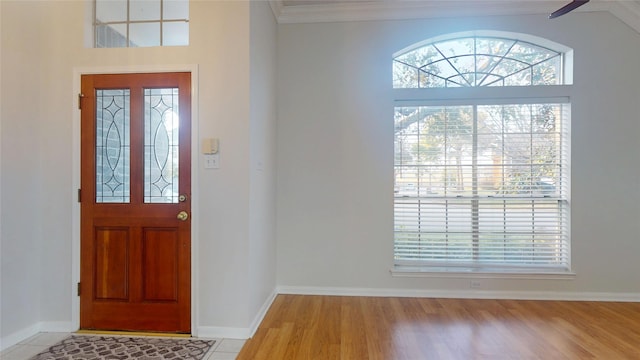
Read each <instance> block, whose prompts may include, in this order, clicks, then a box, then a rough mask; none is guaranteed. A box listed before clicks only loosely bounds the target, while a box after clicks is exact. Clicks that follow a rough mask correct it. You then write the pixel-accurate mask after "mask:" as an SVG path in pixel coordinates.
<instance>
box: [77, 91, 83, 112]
mask: <svg viewBox="0 0 640 360" xmlns="http://www.w3.org/2000/svg"><path fill="white" fill-rule="evenodd" d="M83 98H84V94H83V93H80V94H78V109H80V110H82V99H83Z"/></svg>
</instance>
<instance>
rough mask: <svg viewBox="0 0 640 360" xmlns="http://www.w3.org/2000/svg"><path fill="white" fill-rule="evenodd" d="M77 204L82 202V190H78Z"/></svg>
mask: <svg viewBox="0 0 640 360" xmlns="http://www.w3.org/2000/svg"><path fill="white" fill-rule="evenodd" d="M78 202H82V189H78Z"/></svg>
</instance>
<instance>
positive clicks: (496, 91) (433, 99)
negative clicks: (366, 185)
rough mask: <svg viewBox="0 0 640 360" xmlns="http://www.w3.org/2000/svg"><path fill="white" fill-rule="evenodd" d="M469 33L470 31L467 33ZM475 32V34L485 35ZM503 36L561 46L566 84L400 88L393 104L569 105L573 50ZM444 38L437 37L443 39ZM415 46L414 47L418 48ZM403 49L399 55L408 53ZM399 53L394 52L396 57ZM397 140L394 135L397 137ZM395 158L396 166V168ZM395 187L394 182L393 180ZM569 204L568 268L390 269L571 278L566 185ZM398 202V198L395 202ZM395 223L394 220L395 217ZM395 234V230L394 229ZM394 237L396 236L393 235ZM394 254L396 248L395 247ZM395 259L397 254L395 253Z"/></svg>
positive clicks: (567, 124) (402, 273) (450, 274)
mask: <svg viewBox="0 0 640 360" xmlns="http://www.w3.org/2000/svg"><path fill="white" fill-rule="evenodd" d="M466 34H468V33H466ZM483 34H485V33H482V34H477V33H474V35H480V36H481V35H483ZM486 34H488V35H495V34H496V32H486ZM499 34H500V36H502V37H505V38H512V39H524V40H526V41H529V42H532V43H534V44H536V43H538V44H541V45H542V44H543V45H545V46H548V47H550V48H555V49H558V50H559V51H562V52H563V53H564V59H563V61H564V64H563V65H564V72H563V76H564V79H563V80H564V81H563V83H564V84H567V85H544V86H515V87H464V88H397V89H393V98H394V107H405V106H436V105H438V106H453V105H473V106H478V105H489V104H490V105H500V104H532V103H560V104H569V105H570V99H571V93H572V85H570V84H572V82H573V81H572V80H573V79H572V77H571V73H572V69H571V65H572V64H571V63H572V60H573V59H572V55H573V54H572V51H571V49H568V48H566V47H563V46H561V45H558V44H554V43H551V42H549V41H547V40H545V39H540V38H536V37H532V36H529V35H522V34H513V33H499ZM463 35H465V34H462V33H458V34H450V35H447V36H446V38H450V39H454V38H458V37H461V36H463ZM442 38H444V37H439V38H434V39H437V40H440V39H442ZM434 39H430V40H428V41H425V42H421V43H420V44H425V43H430V42H432V41H435V40H434ZM416 47H417V46H413V47H411V48H416ZM406 51H407V50H403V51H400V52H398V53H397V54H401V53H404V52H406ZM397 54H394V58H395V56H397ZM567 116H568V118H567V119H566V121H565V122H564V123H563V126H564V127H566V130H567V131H569V133H568V136H567V138H566V139H565V141H566V142H567V143H566V144H565V149H566V152H567V154H566V155H567V156H566V159H565V163H564V164H563V166H564V168H565V169H567V171H568V172H569V173H570V159H571V154H570V148H571V146H570V137H571V136H570V122H571V119H570V114H567ZM394 141H395V136H394ZM395 166H396V164H395V160H394V168H395ZM567 179H569V181H570V175H567ZM394 187H395V181H394ZM563 201H565V202H566V206H567V221H568V224H567V230H566V231H567V234H566V235H567V244H566V246H567V251H568V252H569V260H568V264H567V265H568V266H567V268H562V269H560V268H547V269H545V268H542V267H540V268H536V267H530V266H526V267H522V268H520V269H518V267H517V266H506V267H500V266H497V267H496V266H493V267H486V266H482V264H476V265H475V266H448V265H447V264H446V263H445V264H440V266H437V264H429V263H428V262H427V263H424V264H413V265H407V264H399V263H396V262H395V260H394V266H393V267H392V269H391V273H392V275H393V276H433V277H487V276H489V277H501V278H503V277H506V278H536V279H537V278H545V279H548V278H558V279H571V278H573V277H574V276H575V274H574V273H573V272H572V270H571V256H570V253H571V236H570V186H568V185H567V188H566V191H565V198H564V200H563ZM394 203H395V201H394ZM394 223H395V220H394ZM394 228H395V225H394ZM394 233H395V231H394ZM394 239H395V236H394ZM394 254H395V250H394ZM394 258H395V256H394Z"/></svg>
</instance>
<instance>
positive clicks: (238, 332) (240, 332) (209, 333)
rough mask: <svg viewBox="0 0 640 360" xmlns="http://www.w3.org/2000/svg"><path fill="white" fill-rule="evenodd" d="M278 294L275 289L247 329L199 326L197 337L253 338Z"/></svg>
mask: <svg viewBox="0 0 640 360" xmlns="http://www.w3.org/2000/svg"><path fill="white" fill-rule="evenodd" d="M276 295H278V293H277V292H276V290H275V289H274V290H273V292H272V293H271V294H270V295H269V296H268V297H267V299H266V300H265V302H264V303H263V304H262V306H261V307H260V310H259V311H258V313H257V314H256V316H255V317H254V319H253V321H252V322H251V325H250V326H249V327H246V328H234V327H220V326H198V329H197V330H198V332H197V334H198V335H197V336H198V337H199V338H214V339H217V338H224V339H243V340H245V339H249V338H251V337H253V334H255V332H256V330H258V326H260V323H261V322H262V319H264V316H265V315H266V314H267V311H268V310H269V308H270V307H271V304H272V303H273V301H274V300H275V298H276Z"/></svg>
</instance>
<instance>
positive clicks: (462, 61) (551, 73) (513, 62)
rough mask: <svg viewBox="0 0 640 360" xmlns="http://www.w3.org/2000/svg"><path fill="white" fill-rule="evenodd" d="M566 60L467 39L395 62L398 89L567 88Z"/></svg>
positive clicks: (514, 43)
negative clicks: (480, 87) (555, 86)
mask: <svg viewBox="0 0 640 360" xmlns="http://www.w3.org/2000/svg"><path fill="white" fill-rule="evenodd" d="M563 55H564V52H563V51H559V50H553V49H550V48H548V47H545V46H541V45H536V44H534V43H532V42H530V41H526V40H521V39H518V38H506V37H503V36H497V35H493V36H490V35H484V36H480V35H477V34H469V35H465V34H462V35H460V36H456V37H452V38H447V39H444V40H439V41H431V42H428V43H425V44H422V43H421V44H418V45H417V46H414V47H412V48H410V49H409V50H405V51H402V52H401V53H400V54H399V55H397V56H396V57H394V59H393V87H394V88H441V87H478V86H530V85H557V84H562V83H563V77H562V65H563Z"/></svg>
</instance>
